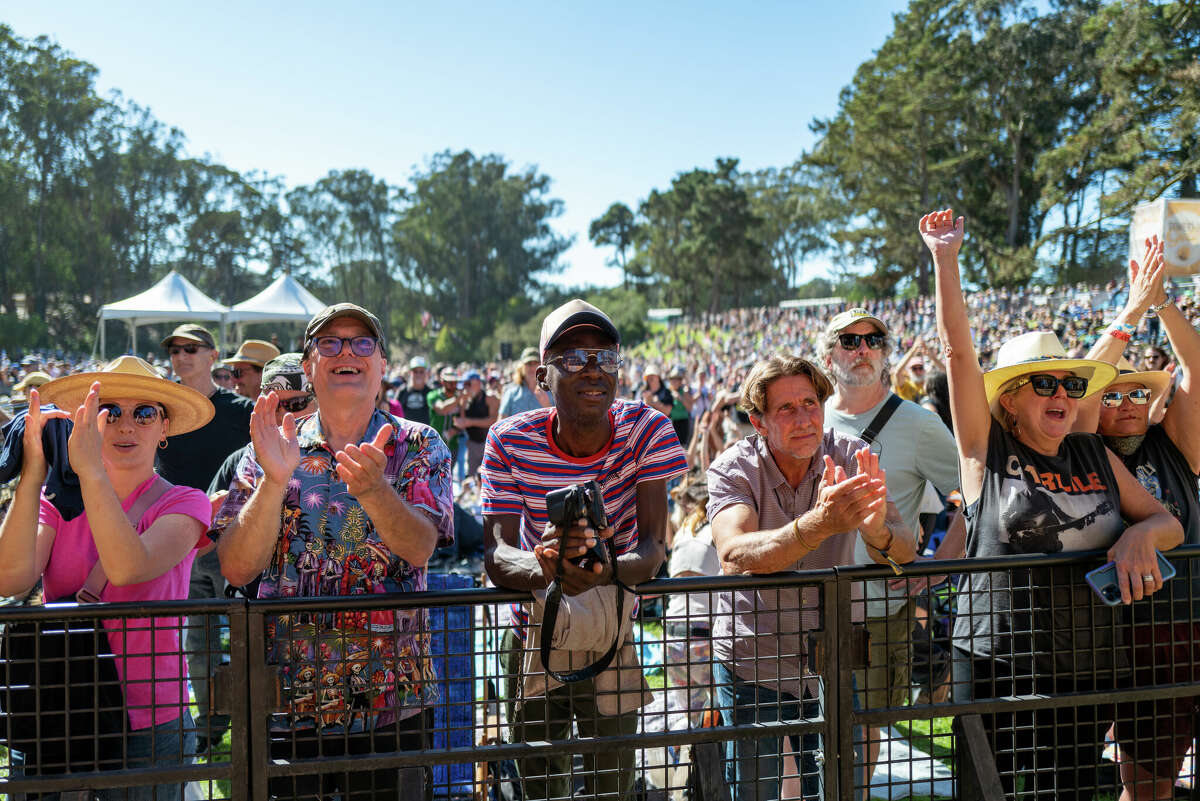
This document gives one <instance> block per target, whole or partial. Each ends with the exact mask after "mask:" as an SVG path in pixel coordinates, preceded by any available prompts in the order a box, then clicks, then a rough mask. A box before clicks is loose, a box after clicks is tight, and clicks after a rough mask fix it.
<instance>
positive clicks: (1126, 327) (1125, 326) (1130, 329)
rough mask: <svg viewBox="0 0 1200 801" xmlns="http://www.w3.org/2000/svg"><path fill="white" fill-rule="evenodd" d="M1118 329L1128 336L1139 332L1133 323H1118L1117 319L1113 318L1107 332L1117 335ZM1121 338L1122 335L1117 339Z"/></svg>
mask: <svg viewBox="0 0 1200 801" xmlns="http://www.w3.org/2000/svg"><path fill="white" fill-rule="evenodd" d="M1117 331H1120V332H1121V333H1123V334H1125V335H1126V336H1128V337H1132V336H1133V335H1134V334H1136V333H1137V326H1135V325H1132V324H1130V323H1118V322H1117V321H1116V320H1113V321H1112V322H1111V323H1109V324H1108V332H1107V333H1109V334H1112V335H1113V336H1116V332H1117ZM1120 338H1121V337H1117V339H1120ZM1125 341H1126V342H1128V341H1129V340H1128V339H1126V340H1125Z"/></svg>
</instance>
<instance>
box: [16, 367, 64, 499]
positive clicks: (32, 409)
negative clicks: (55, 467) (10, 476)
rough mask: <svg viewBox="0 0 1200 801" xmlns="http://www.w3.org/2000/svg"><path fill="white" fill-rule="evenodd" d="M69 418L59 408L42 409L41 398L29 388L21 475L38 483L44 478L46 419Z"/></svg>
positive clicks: (45, 464) (34, 390)
mask: <svg viewBox="0 0 1200 801" xmlns="http://www.w3.org/2000/svg"><path fill="white" fill-rule="evenodd" d="M54 419H65V420H70V419H71V415H70V414H68V413H67V412H64V411H62V410H61V409H47V410H46V411H42V407H41V398H39V397H38V391H37V390H36V389H31V390H29V413H28V414H27V415H26V417H25V438H24V439H23V440H22V442H21V444H22V446H23V447H22V450H23V456H22V457H21V477H22V478H25V477H29V478H31V479H33V480H35V481H37V483H38V484H41V483H42V482H43V481H45V480H46V473H47V472H48V471H49V469H50V468H49V465H48V464H47V463H46V452H45V450H43V448H42V430H43V428H45V425H46V421H47V420H54Z"/></svg>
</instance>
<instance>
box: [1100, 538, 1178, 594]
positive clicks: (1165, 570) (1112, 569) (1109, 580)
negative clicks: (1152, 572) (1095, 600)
mask: <svg viewBox="0 0 1200 801" xmlns="http://www.w3.org/2000/svg"><path fill="white" fill-rule="evenodd" d="M1154 555H1155V556H1156V557H1157V558H1158V570H1159V572H1160V573H1162V580H1163V583H1164V584H1165V583H1166V582H1167V580H1168V579H1171V578H1174V576H1175V566H1174V565H1172V564H1171V562H1170V561H1169V560H1168V559H1167V557H1165V556H1163V555H1162V553H1161V552H1160V551H1158V550H1157V549H1155V551H1154ZM1084 578H1085V579H1087V583H1088V584H1089V585H1091V587H1092V590H1094V591H1095V593H1096V595H1098V596H1099V597H1100V600H1101V601H1103V602H1104V603H1106V604H1108V605H1109V606H1117V605H1118V604H1120V603H1121V586H1120V584H1118V583H1117V566H1116V564H1115V563H1113V562H1109V563H1108V564H1106V565H1104V566H1103V567H1098V568H1096V569H1095V570H1093V571H1091V572H1089V573H1087V574H1085V575H1084Z"/></svg>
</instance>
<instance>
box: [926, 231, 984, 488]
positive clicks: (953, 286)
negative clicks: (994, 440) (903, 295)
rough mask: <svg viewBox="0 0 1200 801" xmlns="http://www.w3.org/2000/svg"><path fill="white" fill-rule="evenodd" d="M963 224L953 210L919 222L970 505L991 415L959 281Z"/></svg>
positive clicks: (979, 479)
mask: <svg viewBox="0 0 1200 801" xmlns="http://www.w3.org/2000/svg"><path fill="white" fill-rule="evenodd" d="M964 223H965V220H964V218H963V217H959V218H958V219H957V220H955V219H954V211H953V210H952V209H946V210H945V211H935V212H932V213H930V214H926V215H925V216H924V217H922V218H921V222H920V226H919V227H920V231H921V238H922V239H923V240H924V241H925V245H926V246H927V247H928V248H929V252H930V253H931V254H932V256H933V271H934V279H935V285H936V287H937V326H938V337H939V338H940V339H941V341H942V345H943V347H944V348H945V353H946V377H947V379H948V382H949V384H950V409H951V412H952V414H953V416H954V439H955V442H956V443H957V445H958V462H959V471H960V475H961V480H962V489H963V496H964V500H965V501H966V502H967V504H971V503H974V502H975V499H976V498H978V497H979V493H980V491H981V490H982V488H983V467H984V460H985V459H986V457H987V442H988V432H989V430H990V429H991V423H992V415H991V411H990V410H989V409H988V402H987V394H986V393H985V392H984V388H983V370H982V369H981V368H980V367H979V357H978V356H977V355H976V353H975V345H974V343H973V342H972V341H971V325H970V322H969V321H968V319H967V305H966V303H965V302H964V300H963V295H962V285H961V283H960V282H959V274H958V273H959V268H958V251H959V248H961V247H962V241H963V234H964V232H965V224H964Z"/></svg>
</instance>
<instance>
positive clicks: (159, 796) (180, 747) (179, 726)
mask: <svg viewBox="0 0 1200 801" xmlns="http://www.w3.org/2000/svg"><path fill="white" fill-rule="evenodd" d="M195 750H196V731H195V725H194V724H193V723H192V716H191V714H190V713H189V712H188V711H187V710H184V713H183V716H182V717H181V718H179V719H178V720H172V721H171V722H169V723H162V724H159V725H158V726H155V727H154V728H151V729H138V730H137V731H132V732H130V733H129V736H128V737H126V739H125V765H126V766H128V767H129V768H150V767H177V766H180V765H189V764H191V762H192V754H193V753H194V752H195ZM9 760H10V764H11V768H10V774H11V776H12V777H13V778H14V779H18V778H20V777H21V776H22V775H23V770H22V765H24V762H25V758H24V756H22V755H21V753H20V752H18V751H11V752H9ZM10 797H11V798H13V799H20V801H23V800H24V799H25V798H30V797H34V796H26V795H24V794H14V795H12V796H10ZM37 797H38V798H40V799H41V801H57V800H58V798H59V797H60V794H59V793H42V794H41V795H40V796H37ZM95 797H96V798H97V799H99V801H183V784H181V783H172V784H158V785H154V784H150V785H143V786H141V787H117V788H112V789H108V790H96V791H95Z"/></svg>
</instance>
